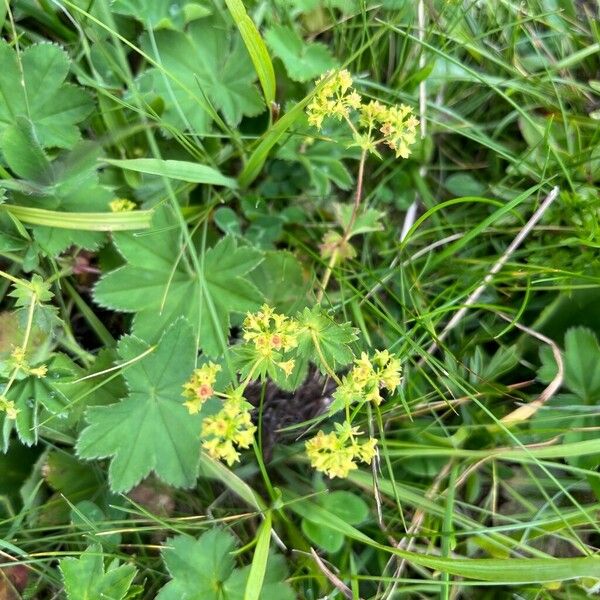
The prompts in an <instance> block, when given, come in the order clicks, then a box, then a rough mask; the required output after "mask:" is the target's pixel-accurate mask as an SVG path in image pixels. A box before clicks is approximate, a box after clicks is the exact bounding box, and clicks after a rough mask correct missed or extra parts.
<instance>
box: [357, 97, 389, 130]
mask: <svg viewBox="0 0 600 600" xmlns="http://www.w3.org/2000/svg"><path fill="white" fill-rule="evenodd" d="M387 115H388V108H387V106H385V105H383V104H381V102H378V101H377V100H371V101H370V102H368V103H367V104H363V105H362V106H361V107H360V116H359V119H358V122H359V123H360V124H361V125H362V126H363V127H373V126H375V125H376V124H377V123H383V122H384V121H386V120H387Z"/></svg>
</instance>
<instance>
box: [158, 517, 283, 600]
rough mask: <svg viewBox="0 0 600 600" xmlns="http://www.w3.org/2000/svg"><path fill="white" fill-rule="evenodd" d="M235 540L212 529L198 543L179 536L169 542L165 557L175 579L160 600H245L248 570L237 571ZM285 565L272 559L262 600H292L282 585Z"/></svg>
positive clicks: (164, 590)
mask: <svg viewBox="0 0 600 600" xmlns="http://www.w3.org/2000/svg"><path fill="white" fill-rule="evenodd" d="M234 549H235V540H234V538H233V536H232V535H231V534H229V533H227V532H225V531H222V530H221V529H216V528H215V529H211V530H209V531H207V532H206V533H203V534H202V535H201V536H200V537H199V538H198V539H195V538H193V537H190V536H187V535H180V536H177V537H175V538H171V539H169V540H168V541H167V545H166V546H165V548H164V549H163V551H162V556H163V559H164V561H165V564H166V566H167V569H168V571H169V573H170V574H171V577H172V578H173V579H172V580H171V581H170V582H169V583H167V584H166V585H165V586H164V587H163V588H162V589H161V590H160V592H159V594H158V596H157V600H242V599H243V598H244V593H245V589H246V582H247V580H248V575H249V569H250V568H249V567H244V568H242V569H236V568H235V561H234V559H233V556H232V551H233V550H234ZM286 575H287V573H286V569H285V563H284V562H283V560H281V557H278V556H273V555H271V556H270V557H269V561H268V562H267V572H266V575H265V580H264V582H263V587H262V592H261V594H260V596H259V598H260V599H262V600H271V599H274V598H276V599H277V600H293V598H294V594H293V593H292V591H291V589H290V587H289V586H288V585H287V584H286V583H284V582H283V579H284V578H285V577H286Z"/></svg>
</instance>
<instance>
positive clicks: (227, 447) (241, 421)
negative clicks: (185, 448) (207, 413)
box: [202, 388, 256, 466]
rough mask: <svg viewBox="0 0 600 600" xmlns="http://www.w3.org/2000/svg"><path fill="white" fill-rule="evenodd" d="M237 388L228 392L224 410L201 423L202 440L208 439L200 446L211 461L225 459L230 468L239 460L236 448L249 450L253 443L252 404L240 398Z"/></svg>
mask: <svg viewBox="0 0 600 600" xmlns="http://www.w3.org/2000/svg"><path fill="white" fill-rule="evenodd" d="M242 391H243V390H241V389H240V388H238V389H237V390H233V391H231V392H230V393H229V395H228V397H227V399H226V400H225V403H224V404H223V408H222V409H221V410H220V411H219V412H218V413H217V414H216V415H213V416H212V417H206V418H205V419H204V420H203V421H202V437H204V438H208V439H206V440H205V441H204V442H203V443H202V447H203V448H204V449H205V450H206V452H208V454H209V455H210V456H212V457H213V458H217V459H221V460H224V461H225V462H226V463H227V464H228V465H229V466H231V465H232V464H233V463H234V462H237V461H239V457H240V454H239V452H238V451H237V449H236V446H237V448H249V447H250V446H251V445H252V442H253V441H254V432H255V431H256V426H255V425H254V424H253V423H252V416H251V414H250V409H251V405H250V404H248V403H247V402H246V401H245V400H244V398H243V397H242V396H241V393H242Z"/></svg>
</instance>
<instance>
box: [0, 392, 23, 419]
mask: <svg viewBox="0 0 600 600" xmlns="http://www.w3.org/2000/svg"><path fill="white" fill-rule="evenodd" d="M0 412H4V413H6V416H7V417H8V418H9V419H16V418H17V415H18V414H19V409H18V408H17V407H16V406H15V403H14V402H13V401H12V400H9V399H8V398H7V397H6V396H4V395H3V394H0Z"/></svg>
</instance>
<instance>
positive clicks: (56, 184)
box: [0, 119, 149, 256]
mask: <svg viewBox="0 0 600 600" xmlns="http://www.w3.org/2000/svg"><path fill="white" fill-rule="evenodd" d="M4 138H8V140H9V141H10V142H11V148H10V150H9V151H8V153H7V154H5V158H6V160H7V163H8V166H9V168H11V169H12V170H13V171H14V172H15V173H16V174H17V175H20V176H22V177H27V180H26V181H22V182H20V183H21V186H20V189H19V190H15V191H12V192H11V204H9V205H6V206H3V207H2V208H0V210H7V211H10V212H11V213H12V214H13V215H14V216H15V217H16V218H19V216H21V217H22V218H23V221H24V222H26V223H31V224H35V225H34V227H33V232H34V237H35V239H36V241H37V242H38V243H39V245H40V246H41V247H42V248H43V250H44V251H46V253H47V254H48V255H50V256H56V255H58V254H59V253H61V252H62V251H64V250H65V249H66V248H68V247H69V246H71V245H75V246H79V247H82V248H86V249H88V250H94V249H97V248H98V247H99V246H100V245H101V243H102V242H103V240H104V239H105V235H104V234H103V233H101V231H104V230H106V229H113V228H118V226H119V224H121V225H122V224H123V223H127V222H128V220H129V219H133V220H134V222H133V223H132V224H134V225H144V223H146V224H147V220H148V216H149V214H148V213H145V214H143V215H140V214H139V213H137V214H135V213H130V214H134V216H133V217H131V216H130V217H126V218H125V219H122V218H121V216H119V215H108V214H106V213H107V212H108V211H109V203H110V201H111V200H112V199H113V197H114V196H113V194H112V193H111V192H110V190H109V189H107V188H105V187H103V186H101V185H100V184H99V180H98V172H97V168H98V156H99V153H100V150H101V149H100V147H99V146H98V145H96V144H94V143H91V142H79V143H78V144H77V145H76V147H75V148H74V149H73V150H72V151H69V152H62V153H60V154H59V156H58V158H56V159H55V160H53V161H52V162H50V161H48V159H47V158H46V156H45V154H44V152H43V150H42V149H41V147H40V146H39V144H38V142H37V138H36V136H35V132H34V131H33V129H32V127H31V125H30V124H29V123H28V122H27V121H25V120H23V119H21V120H19V122H18V123H17V124H16V125H14V126H12V127H11V130H9V131H8V132H5V133H4ZM11 183H14V180H11ZM5 184H6V181H0V186H1V185H5ZM98 212H102V213H104V216H103V217H102V219H101V220H96V219H95V217H97V213H98ZM56 213H66V214H64V215H60V214H59V215H57V214H56ZM74 213H76V214H74ZM86 213H87V214H86ZM90 213H92V214H90ZM61 216H64V219H65V220H64V222H62V223H60V225H59V222H58V218H60V217H61ZM140 219H141V221H140ZM42 223H46V224H47V225H48V226H42V225H41V224H42ZM57 225H59V226H57ZM63 225H64V227H63ZM113 225H115V226H116V227H112V226H113ZM125 226H126V225H125ZM99 230H101V231H99Z"/></svg>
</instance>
